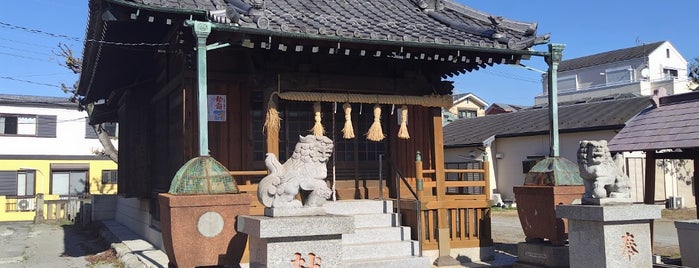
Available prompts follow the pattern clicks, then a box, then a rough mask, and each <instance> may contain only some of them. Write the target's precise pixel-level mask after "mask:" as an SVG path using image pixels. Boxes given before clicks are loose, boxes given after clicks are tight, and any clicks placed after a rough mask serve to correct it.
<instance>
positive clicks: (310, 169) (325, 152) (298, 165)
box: [257, 135, 333, 208]
mask: <svg viewBox="0 0 699 268" xmlns="http://www.w3.org/2000/svg"><path fill="white" fill-rule="evenodd" d="M332 151H333V141H332V140H331V139H329V138H328V137H325V136H313V135H308V136H305V137H299V143H297V144H296V148H295V149H294V153H293V154H292V155H291V158H289V159H287V161H286V162H284V164H282V163H280V162H279V160H277V157H276V156H275V155H274V154H272V153H268V154H267V158H266V159H265V165H266V166H267V170H268V171H269V175H267V176H265V177H264V178H263V179H262V181H260V184H259V186H258V188H257V198H258V199H259V200H260V203H262V204H263V205H265V207H275V208H281V207H285V208H298V207H302V206H306V207H320V206H322V205H323V203H325V201H326V200H327V199H328V198H329V197H330V195H331V194H332V191H331V190H330V188H328V185H327V184H326V183H325V178H326V177H327V176H328V168H327V166H326V164H327V162H328V159H329V158H330V155H331V154H332ZM301 189H303V190H306V191H310V193H309V195H308V197H307V198H306V202H305V204H302V203H301V201H299V200H297V199H296V195H297V194H299V192H300V190H301Z"/></svg>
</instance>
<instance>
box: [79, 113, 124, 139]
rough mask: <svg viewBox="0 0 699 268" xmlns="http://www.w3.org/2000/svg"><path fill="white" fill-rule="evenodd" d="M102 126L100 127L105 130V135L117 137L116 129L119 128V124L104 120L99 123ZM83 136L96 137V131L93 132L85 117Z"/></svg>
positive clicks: (87, 137)
mask: <svg viewBox="0 0 699 268" xmlns="http://www.w3.org/2000/svg"><path fill="white" fill-rule="evenodd" d="M100 125H101V126H102V129H104V131H106V132H107V135H109V137H112V138H115V137H118V132H117V131H118V130H119V124H118V123H116V122H106V123H102V124H100ZM85 138H86V139H96V138H97V133H95V130H94V129H93V128H92V125H90V124H89V120H88V119H87V118H86V119H85Z"/></svg>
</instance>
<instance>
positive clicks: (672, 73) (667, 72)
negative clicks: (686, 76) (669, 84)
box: [663, 69, 678, 79]
mask: <svg viewBox="0 0 699 268" xmlns="http://www.w3.org/2000/svg"><path fill="white" fill-rule="evenodd" d="M677 74H678V72H677V70H675V69H663V78H665V79H676V78H677Z"/></svg>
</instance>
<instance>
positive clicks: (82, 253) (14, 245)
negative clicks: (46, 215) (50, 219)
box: [0, 222, 111, 268]
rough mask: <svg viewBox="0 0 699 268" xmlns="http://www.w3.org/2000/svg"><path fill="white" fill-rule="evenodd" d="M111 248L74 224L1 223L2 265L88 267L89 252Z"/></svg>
mask: <svg viewBox="0 0 699 268" xmlns="http://www.w3.org/2000/svg"><path fill="white" fill-rule="evenodd" d="M108 248H109V246H108V245H105V244H104V243H102V240H101V238H99V237H98V236H96V235H94V234H92V233H91V232H89V231H83V230H80V229H79V228H76V227H74V226H73V225H64V226H61V225H58V224H50V223H49V224H32V223H27V222H12V223H0V267H11V268H14V267H32V268H34V267H86V266H88V262H87V261H86V260H85V257H86V256H88V255H92V254H95V253H98V252H101V251H104V250H106V249H108ZM92 267H100V266H92ZM106 267H111V265H110V266H106Z"/></svg>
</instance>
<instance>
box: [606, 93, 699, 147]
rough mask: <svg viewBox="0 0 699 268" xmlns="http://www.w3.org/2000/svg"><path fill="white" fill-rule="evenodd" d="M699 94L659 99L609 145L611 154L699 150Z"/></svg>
mask: <svg viewBox="0 0 699 268" xmlns="http://www.w3.org/2000/svg"><path fill="white" fill-rule="evenodd" d="M697 133H699V92H690V93H685V94H678V95H672V96H667V97H663V98H660V107H651V108H648V109H646V110H645V111H643V112H641V113H640V114H639V115H638V116H637V117H636V118H634V119H633V120H631V121H630V122H629V123H628V124H627V125H626V126H625V127H624V128H623V129H622V130H621V131H620V132H619V133H618V134H617V135H616V136H614V138H613V139H612V140H611V141H609V149H610V150H612V151H648V150H660V149H681V148H697V147H699V134H697Z"/></svg>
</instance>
